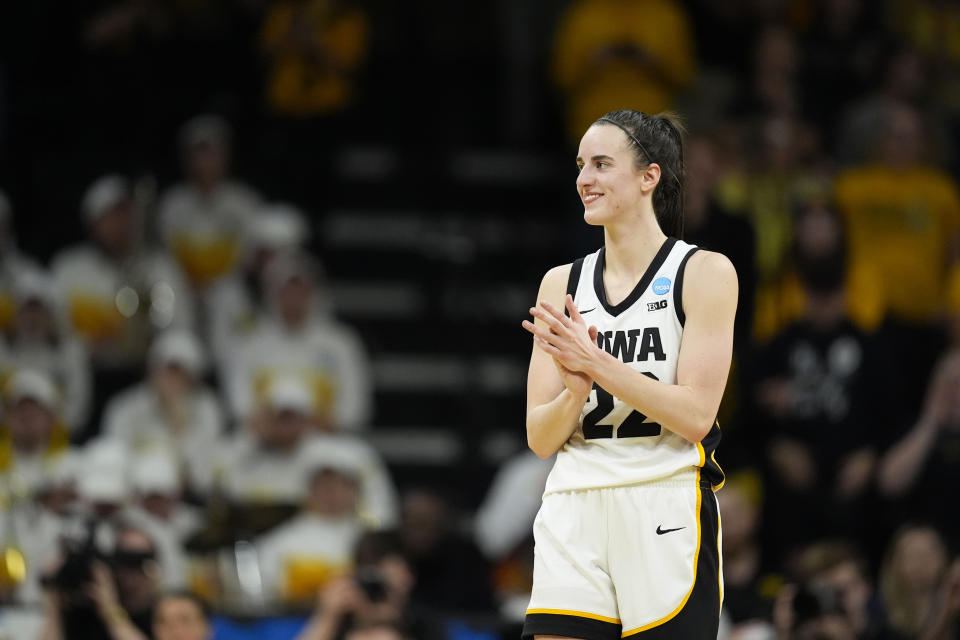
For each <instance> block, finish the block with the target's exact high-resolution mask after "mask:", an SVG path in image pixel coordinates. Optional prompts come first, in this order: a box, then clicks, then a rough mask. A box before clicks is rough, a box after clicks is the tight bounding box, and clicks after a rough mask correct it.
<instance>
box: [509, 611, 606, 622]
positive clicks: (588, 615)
mask: <svg viewBox="0 0 960 640" xmlns="http://www.w3.org/2000/svg"><path fill="white" fill-rule="evenodd" d="M537 613H548V614H551V615H555V616H574V617H577V618H589V619H590V620H599V621H600V622H609V623H610V624H620V620H619V619H617V618H608V617H606V616H601V615H598V614H596V613H587V612H586V611H568V610H566V609H527V615H530V614H537Z"/></svg>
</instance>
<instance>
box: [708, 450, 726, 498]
mask: <svg viewBox="0 0 960 640" xmlns="http://www.w3.org/2000/svg"><path fill="white" fill-rule="evenodd" d="M715 453H716V451H711V452H710V459H711V460H713V464H715V465H717V469H720V475H722V476H723V480H721V481H720V484H715V485H713V490H714V491H720V489H723V485H725V484H727V474H726V473H724V472H723V467H721V466H720V463H719V462H717V458H716V456H714V454H715Z"/></svg>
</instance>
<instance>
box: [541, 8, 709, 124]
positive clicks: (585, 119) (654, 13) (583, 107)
mask: <svg viewBox="0 0 960 640" xmlns="http://www.w3.org/2000/svg"><path fill="white" fill-rule="evenodd" d="M695 67H696V63H695V59H694V49H693V41H692V36H691V33H690V24H689V21H688V18H687V15H686V13H685V12H684V9H683V7H682V5H681V4H680V3H678V2H675V1H674V0H575V1H574V2H573V3H572V4H571V5H570V6H569V8H568V9H567V10H566V12H565V13H564V15H563V16H562V17H561V19H560V23H559V27H558V29H557V31H556V35H555V40H554V49H553V77H554V82H555V84H556V86H557V88H558V89H559V90H560V92H561V93H562V95H563V98H564V99H565V100H566V102H567V131H568V132H569V137H570V140H571V141H572V140H579V138H580V135H581V134H582V133H583V131H585V130H586V129H587V127H589V126H590V124H592V123H593V121H594V120H595V119H596V116H597V114H598V113H606V112H608V111H611V110H614V109H622V108H625V107H630V108H632V109H638V110H640V111H643V112H645V113H657V112H660V111H664V110H667V109H669V108H670V107H671V106H672V105H673V102H674V98H675V95H676V92H677V91H678V90H679V89H682V88H684V87H686V86H688V85H689V84H690V83H691V82H692V81H693V79H694V75H695V73H696V68H695Z"/></svg>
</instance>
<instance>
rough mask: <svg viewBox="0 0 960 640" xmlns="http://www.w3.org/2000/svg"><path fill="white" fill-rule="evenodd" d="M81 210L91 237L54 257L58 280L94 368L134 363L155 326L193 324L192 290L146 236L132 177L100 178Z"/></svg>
mask: <svg viewBox="0 0 960 640" xmlns="http://www.w3.org/2000/svg"><path fill="white" fill-rule="evenodd" d="M81 209H82V211H83V217H84V220H85V221H86V223H87V229H88V231H89V234H90V240H89V241H88V242H86V243H83V244H80V245H77V246H74V247H71V248H68V249H65V250H63V251H62V252H60V253H59V254H57V255H56V256H55V257H54V260H53V263H52V264H53V266H52V269H51V270H52V272H53V276H54V280H55V282H56V285H57V289H58V292H59V295H60V296H61V298H62V299H63V300H64V302H65V304H66V307H67V313H68V317H69V320H70V324H71V326H72V327H73V329H74V330H75V331H76V332H77V333H78V334H79V335H80V336H81V337H82V338H83V339H84V341H85V342H86V344H87V346H88V348H89V349H90V353H91V355H92V357H93V359H94V364H95V366H97V367H98V368H100V369H104V368H105V369H114V370H116V369H123V368H128V367H132V366H135V365H137V364H138V363H140V362H142V361H143V357H144V355H145V353H146V348H147V344H148V343H149V340H150V336H151V335H152V333H153V332H155V331H160V330H163V329H166V328H169V327H174V326H176V327H191V326H192V325H193V300H192V299H191V293H190V291H189V289H188V288H187V286H186V283H185V281H184V278H183V275H182V273H181V272H180V271H179V269H178V268H177V266H176V265H175V264H174V263H173V261H172V260H171V259H170V258H169V257H168V256H167V255H166V254H164V253H163V252H160V251H153V250H151V249H149V248H147V247H145V246H144V245H143V243H142V242H140V235H141V233H140V229H139V227H140V225H141V222H140V219H139V215H138V212H137V211H136V210H135V207H134V202H133V198H132V193H131V188H130V184H129V183H128V182H127V180H126V179H124V178H123V177H121V176H119V175H115V174H111V175H106V176H103V177H101V178H99V179H97V180H96V181H95V182H94V183H93V184H92V185H90V187H89V188H88V189H87V191H86V193H85V194H84V197H83V202H82V206H81Z"/></svg>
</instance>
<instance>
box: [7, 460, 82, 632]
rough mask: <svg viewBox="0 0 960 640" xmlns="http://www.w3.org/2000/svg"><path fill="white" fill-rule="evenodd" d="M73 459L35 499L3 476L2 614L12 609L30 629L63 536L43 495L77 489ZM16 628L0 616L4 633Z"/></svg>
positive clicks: (48, 480)
mask: <svg viewBox="0 0 960 640" xmlns="http://www.w3.org/2000/svg"><path fill="white" fill-rule="evenodd" d="M71 458H74V459H72V460H71V462H70V464H61V465H59V467H58V468H57V470H56V473H57V475H56V476H47V477H46V478H45V479H44V481H43V483H42V484H41V485H39V487H38V488H37V491H36V493H35V494H34V495H29V494H25V493H23V492H22V490H20V488H18V487H17V486H16V485H14V484H12V483H9V476H7V477H3V476H0V491H2V493H0V496H2V498H3V503H2V504H0V611H5V610H6V609H7V607H10V608H11V609H10V611H11V612H12V613H14V614H16V615H14V616H13V617H14V618H16V619H17V620H19V619H21V618H24V619H25V620H24V622H25V623H29V622H30V621H31V620H32V619H34V618H35V616H31V615H29V612H30V610H33V611H34V612H37V611H38V607H39V605H41V604H42V601H43V592H42V589H41V585H40V578H41V574H42V569H43V567H44V566H45V564H46V563H47V562H48V560H49V557H50V555H51V552H52V550H54V549H56V547H57V544H58V540H59V536H60V535H61V533H62V531H63V524H64V519H63V518H62V514H61V513H58V512H55V511H54V510H53V509H51V508H48V507H47V505H46V502H47V501H46V500H45V497H46V496H44V493H45V492H50V491H52V490H53V489H54V488H55V487H56V488H61V487H63V486H65V485H67V486H68V485H70V484H72V483H73V481H74V477H75V475H76V468H77V465H76V460H75V456H71ZM12 623H13V621H11V620H5V616H3V615H0V630H2V629H4V628H5V627H4V625H5V624H12ZM2 637H3V635H2V634H0V638H2ZM10 637H11V638H20V637H36V634H34V635H33V636H27V635H17V634H13V635H11V636H10Z"/></svg>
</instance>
